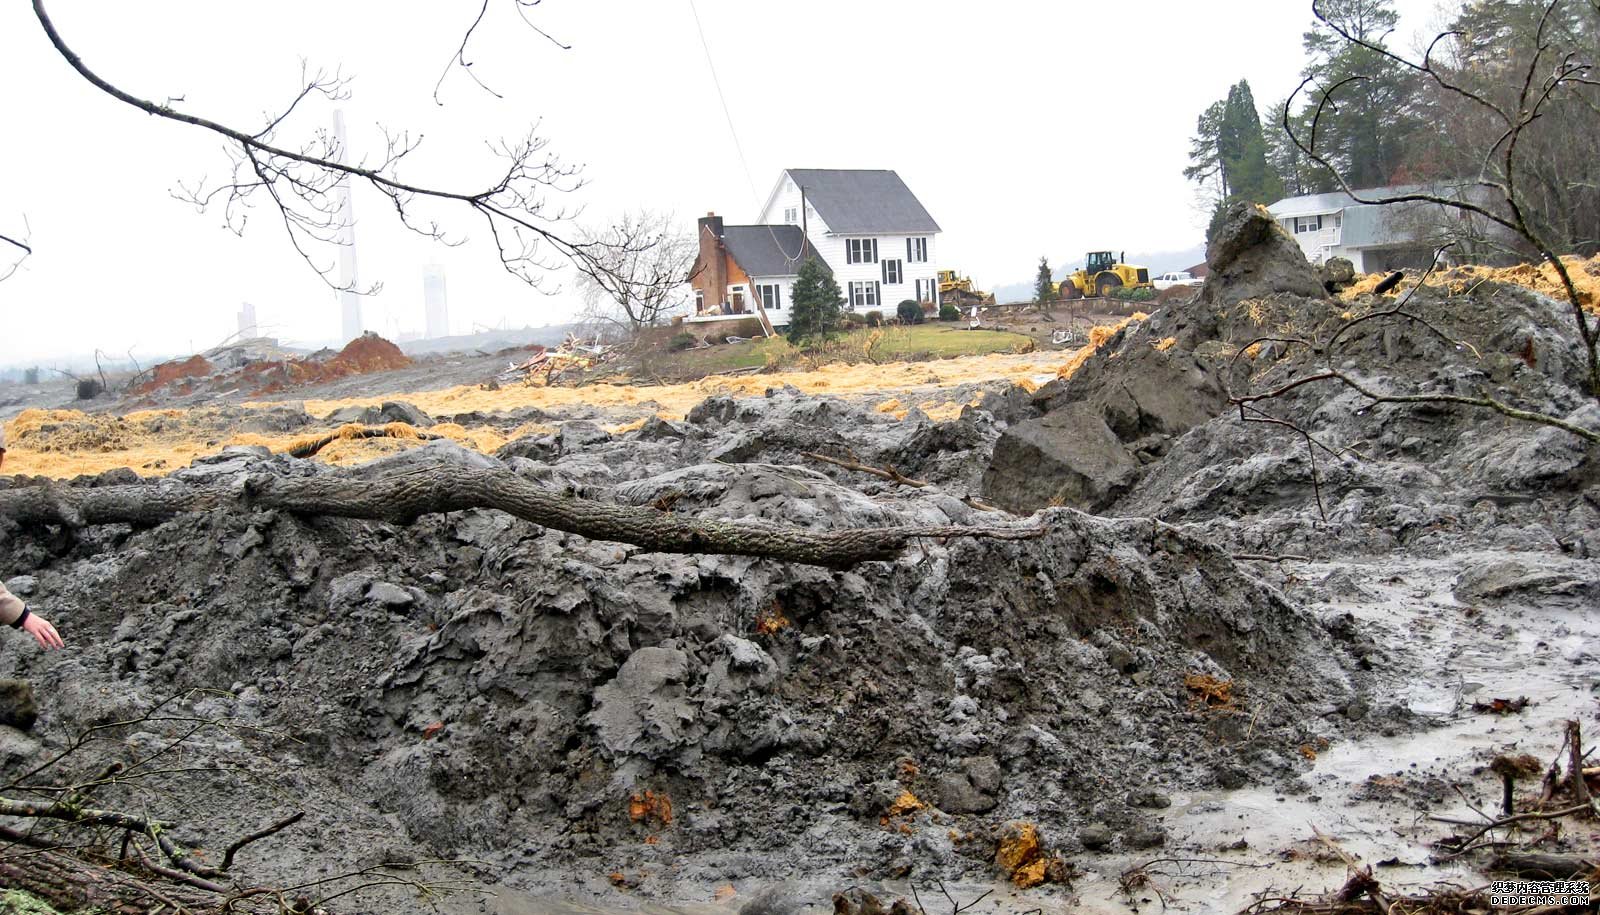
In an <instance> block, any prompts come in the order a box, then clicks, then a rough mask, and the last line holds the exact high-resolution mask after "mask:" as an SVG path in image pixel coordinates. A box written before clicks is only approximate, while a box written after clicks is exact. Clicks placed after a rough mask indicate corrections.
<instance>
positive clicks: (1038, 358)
mask: <svg viewBox="0 0 1600 915" xmlns="http://www.w3.org/2000/svg"><path fill="white" fill-rule="evenodd" d="M1058 358H1059V357H1058V356H1056V355H1055V354H1053V353H1022V354H1015V353H993V354H990V355H986V356H961V357H958V358H955V359H938V360H934V361H930V362H889V363H884V364H882V365H872V364H871V363H861V364H857V365H827V366H822V367H821V368H817V369H812V370H807V371H795V372H774V373H770V374H760V375H743V376H737V377H726V376H722V377H715V378H702V379H700V380H698V381H691V382H686V383H683V384H667V385H624V384H591V385H585V386H583V387H580V388H564V387H534V386H527V385H509V386H506V387H503V388H501V389H500V390H498V391H487V390H484V389H483V388H480V387H478V386H476V385H465V386H461V387H455V388H449V389H446V390H442V391H419V392H415V393H399V394H396V393H388V394H377V395H373V396H371V397H352V398H345V399H342V400H308V401H306V402H305V405H306V410H307V411H309V412H310V413H311V414H312V415H313V416H322V415H326V414H328V413H331V412H333V411H334V410H337V409H339V408H341V407H348V406H370V405H375V404H380V403H382V402H383V401H385V400H403V401H406V402H408V403H412V404H416V405H417V406H418V407H421V408H422V409H423V410H425V411H427V412H429V413H432V414H435V415H450V414H453V413H467V412H471V411H475V410H476V411H483V412H486V413H489V412H495V411H505V410H516V409H522V408H525V407H537V408H539V409H542V410H553V409H558V408H561V407H570V406H576V405H580V404H582V405H587V406H592V407H609V408H626V407H644V408H647V409H652V410H653V412H655V413H657V414H658V415H659V416H661V417H662V418H664V419H681V418H682V417H683V415H684V414H686V413H688V412H689V409H690V408H691V407H693V406H694V405H695V404H697V403H699V402H700V401H702V400H705V399H706V398H707V397H711V396H713V395H716V394H729V395H733V396H738V397H759V396H760V395H762V394H763V393H765V392H766V390H767V389H768V388H779V387H783V386H784V385H786V384H787V385H792V386H793V387H795V388H797V389H799V390H800V391H803V392H805V393H808V394H817V393H825V394H874V393H881V394H894V393H898V392H902V391H911V390H916V389H918V388H925V387H949V386H954V385H958V384H966V383H969V382H979V381H995V380H1007V381H1011V382H1013V383H1018V382H1022V381H1030V382H1034V383H1037V380H1038V378H1039V376H1046V377H1048V376H1049V375H1050V374H1051V373H1052V372H1054V371H1055V369H1056V359H1058Z"/></svg>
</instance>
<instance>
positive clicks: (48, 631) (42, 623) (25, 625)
mask: <svg viewBox="0 0 1600 915" xmlns="http://www.w3.org/2000/svg"><path fill="white" fill-rule="evenodd" d="M22 631H23V632H26V633H27V634H29V635H31V636H33V640H34V641H35V642H38V643H39V647H40V648H43V649H44V650H45V651H50V650H52V649H56V648H65V647H66V646H67V643H66V642H63V641H62V640H61V635H60V634H59V633H57V632H56V627H54V626H52V625H50V621H49V620H47V619H45V618H44V617H42V616H40V615H39V614H37V613H30V614H28V618H27V619H25V620H23V621H22Z"/></svg>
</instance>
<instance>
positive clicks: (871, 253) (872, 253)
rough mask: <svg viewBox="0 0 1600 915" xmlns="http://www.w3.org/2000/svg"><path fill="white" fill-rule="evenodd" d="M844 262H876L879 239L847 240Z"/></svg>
mask: <svg viewBox="0 0 1600 915" xmlns="http://www.w3.org/2000/svg"><path fill="white" fill-rule="evenodd" d="M844 245H845V249H844V250H845V254H844V262H845V263H847V264H876V263H877V262H878V240H877V239H876V238H850V239H846V240H845V243H844Z"/></svg>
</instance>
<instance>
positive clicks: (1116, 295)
mask: <svg viewBox="0 0 1600 915" xmlns="http://www.w3.org/2000/svg"><path fill="white" fill-rule="evenodd" d="M1111 297H1112V298H1113V299H1121V300H1123V301H1124V302H1149V301H1152V300H1154V299H1155V297H1156V291H1155V290H1154V289H1152V288H1150V287H1149V286H1138V287H1128V286H1118V287H1117V288H1115V289H1113V290H1111Z"/></svg>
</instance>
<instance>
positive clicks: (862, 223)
mask: <svg viewBox="0 0 1600 915" xmlns="http://www.w3.org/2000/svg"><path fill="white" fill-rule="evenodd" d="M787 171H788V175H789V177H790V178H793V179H794V181H795V183H796V184H799V185H800V186H801V187H803V188H805V190H806V202H807V203H809V204H811V205H812V206H813V207H815V208H816V211H817V215H818V216H821V217H822V221H823V222H825V223H827V224H828V230H829V231H831V232H833V233H834V234H836V235H843V234H888V233H894V234H912V233H919V232H938V231H940V229H939V224H938V223H936V222H934V221H933V217H932V216H929V215H928V211H927V210H925V209H923V206H922V203H921V202H920V201H918V200H917V197H916V195H915V194H913V193H911V189H910V188H908V187H906V183H905V182H904V181H901V180H900V176H899V175H898V174H895V173H894V172H893V171H891V170H889V169H839V168H791V169H788V170H787Z"/></svg>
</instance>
